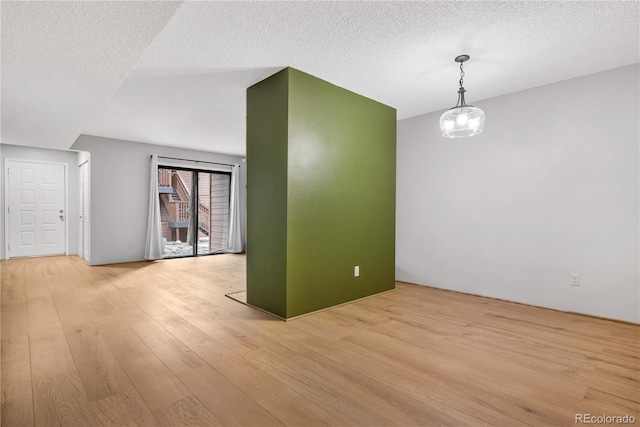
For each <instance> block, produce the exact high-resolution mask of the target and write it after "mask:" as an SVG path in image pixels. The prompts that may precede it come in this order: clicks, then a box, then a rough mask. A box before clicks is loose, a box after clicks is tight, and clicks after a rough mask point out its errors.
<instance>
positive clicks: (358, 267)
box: [353, 265, 360, 277]
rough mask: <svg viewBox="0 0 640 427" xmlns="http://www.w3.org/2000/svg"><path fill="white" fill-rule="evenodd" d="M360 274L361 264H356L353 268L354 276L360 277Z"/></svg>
mask: <svg viewBox="0 0 640 427" xmlns="http://www.w3.org/2000/svg"><path fill="white" fill-rule="evenodd" d="M359 275H360V266H359V265H356V266H355V267H354V268H353V277H358V276H359Z"/></svg>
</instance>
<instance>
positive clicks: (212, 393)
mask: <svg viewBox="0 0 640 427" xmlns="http://www.w3.org/2000/svg"><path fill="white" fill-rule="evenodd" d="M178 376H179V378H180V379H181V380H182V382H184V384H186V385H187V387H189V390H192V391H193V393H194V395H195V396H196V397H197V398H198V400H200V401H201V402H202V404H203V405H204V406H205V407H206V408H207V409H208V410H209V412H210V413H211V414H213V416H214V417H215V418H216V419H217V420H218V421H219V422H220V424H221V425H224V426H282V425H283V424H282V423H281V422H280V421H278V420H277V419H276V418H275V417H274V416H273V415H271V414H270V413H269V412H267V410H265V409H264V408H263V407H262V406H260V405H259V404H257V403H256V402H255V401H254V400H253V399H251V398H250V397H249V396H247V395H246V394H244V393H243V392H242V391H240V390H239V389H238V388H237V387H236V386H235V385H233V384H232V383H231V382H230V381H229V380H227V379H226V378H225V377H224V376H222V375H221V374H220V373H219V372H217V371H216V370H214V369H213V368H211V367H209V366H203V367H201V368H197V369H193V370H190V371H185V372H182V373H180V374H178Z"/></svg>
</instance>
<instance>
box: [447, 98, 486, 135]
mask: <svg viewBox="0 0 640 427" xmlns="http://www.w3.org/2000/svg"><path fill="white" fill-rule="evenodd" d="M483 127H484V111H482V110H481V109H479V108H478V107H472V106H470V105H465V106H463V107H456V108H452V109H450V110H448V111H445V112H444V114H443V115H442V116H441V117H440V130H441V131H442V136H444V137H447V138H462V137H465V136H474V135H478V134H481V133H482V128H483Z"/></svg>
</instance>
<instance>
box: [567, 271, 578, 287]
mask: <svg viewBox="0 0 640 427" xmlns="http://www.w3.org/2000/svg"><path fill="white" fill-rule="evenodd" d="M569 278H570V281H569V283H570V284H571V286H580V275H579V274H576V273H572V274H570V275H569Z"/></svg>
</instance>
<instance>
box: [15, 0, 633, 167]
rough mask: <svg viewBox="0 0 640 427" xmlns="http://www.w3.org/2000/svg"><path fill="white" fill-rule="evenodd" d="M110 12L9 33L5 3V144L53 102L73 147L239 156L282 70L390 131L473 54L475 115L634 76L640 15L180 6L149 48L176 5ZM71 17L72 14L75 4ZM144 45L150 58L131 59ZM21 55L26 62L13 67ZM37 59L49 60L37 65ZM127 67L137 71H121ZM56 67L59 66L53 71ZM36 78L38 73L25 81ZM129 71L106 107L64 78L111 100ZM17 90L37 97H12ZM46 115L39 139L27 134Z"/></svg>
mask: <svg viewBox="0 0 640 427" xmlns="http://www.w3.org/2000/svg"><path fill="white" fill-rule="evenodd" d="M121 4H122V3H120V2H113V3H108V4H103V3H100V7H102V8H104V9H106V11H107V12H108V13H106V14H105V16H106V22H103V21H102V20H101V19H98V18H99V17H97V16H93V15H91V14H90V13H86V14H83V13H76V14H71V15H70V16H68V18H69V20H67V21H65V20H64V19H62V18H65V15H64V14H61V13H55V11H53V12H52V11H51V10H47V8H54V6H50V4H49V3H34V4H32V5H31V6H29V8H30V9H31V10H30V12H29V13H27V12H25V11H23V10H22V9H21V7H19V6H12V7H11V10H10V11H11V13H9V14H8V16H7V17H6V19H5V10H4V9H5V6H4V2H3V6H2V7H3V21H2V25H3V28H2V30H3V34H2V47H3V52H2V60H3V70H2V79H3V82H2V87H3V102H2V106H3V117H2V124H3V131H2V138H3V142H5V130H4V126H6V125H7V121H6V118H5V109H6V110H7V111H8V113H7V114H10V115H11V116H12V118H13V117H17V118H18V119H19V120H18V123H17V124H15V125H14V124H13V123H11V127H13V128H14V129H17V130H20V129H25V132H24V133H25V136H30V137H32V136H40V135H41V134H42V133H44V132H46V131H47V129H46V128H47V126H48V125H49V124H51V125H53V124H55V123H54V122H56V121H57V120H56V118H57V115H58V113H59V110H58V109H52V108H51V107H52V106H54V103H53V102H55V103H57V104H56V106H58V107H66V106H69V105H70V106H71V108H70V112H74V111H75V112H77V113H82V111H84V108H85V107H86V109H88V110H90V111H91V112H92V113H93V114H92V115H91V116H90V117H89V115H87V114H86V113H85V114H78V116H77V117H76V120H75V121H73V122H71V121H70V122H69V125H70V126H68V132H67V134H68V135H70V136H71V135H72V134H74V132H75V134H76V136H77V133H78V129H80V132H82V133H86V134H93V135H100V136H107V137H114V138H121V139H130V140H136V141H141V142H152V143H158V144H165V145H173V146H182V147H188V148H196V149H203V150H210V151H219V152H226V153H235V154H243V153H244V150H245V148H244V145H245V90H246V88H247V87H248V86H250V85H252V84H254V83H256V82H258V81H260V80H262V79H263V78H265V77H267V76H268V75H270V74H273V73H274V72H275V71H277V70H279V69H281V68H283V67H286V66H292V67H294V68H298V69H300V70H302V71H305V72H308V73H311V74H313V75H316V76H317V77H320V78H322V79H325V80H327V81H329V82H331V83H334V84H337V85H339V86H342V87H345V88H347V89H350V90H352V91H355V92H358V93H360V94H362V95H365V96H368V97H370V98H373V99H375V100H377V101H380V102H383V103H385V104H388V105H390V106H392V107H395V108H397V109H398V118H405V117H410V116H414V115H417V114H422V113H426V112H430V111H434V110H439V109H443V108H447V107H450V106H452V105H453V104H454V103H455V101H456V96H457V94H456V90H457V81H458V68H457V64H455V63H454V62H453V58H454V57H455V56H456V55H458V54H460V53H468V54H469V55H471V61H470V62H468V63H467V65H466V67H465V71H466V72H467V75H466V78H465V87H466V88H467V91H468V92H467V100H468V101H469V102H470V103H473V104H476V105H478V106H481V105H482V101H481V100H482V99H486V98H490V97H494V96H497V95H502V94H506V93H510V92H514V91H518V90H522V89H526V88H530V87H535V86H539V85H543V84H547V83H552V82H556V81H560V80H564V79H569V78H573V77H577V76H580V75H585V74H590V73H594V72H598V71H603V70H606V69H611V68H615V67H619V66H623V65H627V64H631V63H636V62H638V61H639V13H640V12H639V3H638V2H637V1H632V2H616V1H605V2H597V1H589V2H587V1H582V2H581V1H577V2H565V1H560V2H552V1H545V2H534V1H529V2H484V1H482V2H475V1H474V2H465V1H462V2H457V1H450V2H449V1H443V2H400V1H396V2H186V3H184V4H182V6H181V7H180V9H179V10H178V12H177V13H176V14H175V16H174V17H173V18H172V19H171V20H170V21H169V22H168V24H167V25H166V27H165V28H164V29H163V30H162V31H161V32H160V34H159V35H158V36H157V37H156V38H155V40H153V42H151V39H153V36H154V35H155V34H156V32H157V31H158V29H157V28H156V27H158V26H161V25H162V24H163V23H164V22H166V20H167V18H168V17H169V16H170V15H171V14H172V13H173V10H174V8H175V7H177V6H178V5H171V4H163V3H155V2H154V3H153V5H148V4H147V3H135V2H125V3H124V4H125V5H126V6H120V5H121ZM38 5H42V6H38ZM47 5H49V6H47ZM156 5H157V6H156ZM68 7H69V8H72V9H73V8H75V10H80V9H82V7H80V6H78V5H77V4H75V3H71V5H70V6H68ZM127 7H128V8H131V9H136V8H138V9H144V8H146V9H145V11H146V12H145V13H146V16H143V15H144V14H143V13H142V12H140V11H135V10H132V11H129V12H125V11H124V10H125V9H126V8H127ZM23 8H25V7H23ZM111 8H112V9H113V10H110V9H111ZM89 9H90V8H89ZM120 12H122V15H123V16H122V17H121V19H122V22H119V26H118V27H117V28H118V29H119V30H120V31H116V32H113V30H114V27H113V25H115V21H114V22H112V21H111V18H113V17H114V16H115V15H117V14H119V13H120ZM30 14H31V15H33V17H30V16H28V15H30ZM163 20H164V21H163ZM15 21H17V22H18V23H17V24H16V23H15ZM110 23H111V24H110ZM27 24H28V25H29V27H32V28H33V30H36V32H38V31H39V32H41V33H43V34H42V38H47V39H50V38H52V39H53V41H47V42H46V43H45V45H44V47H46V48H47V49H46V50H45V51H44V53H43V50H42V49H40V47H39V46H37V45H36V44H35V43H34V41H38V39H37V38H35V37H34V36H32V35H30V34H28V33H26V31H27V30H26V29H25V30H21V31H19V33H20V34H17V35H16V34H13V35H10V37H5V26H6V25H11V26H12V27H11V28H14V27H16V26H17V27H18V28H23V27H24V26H25V25H27ZM78 26H79V27H80V29H81V30H84V29H89V28H94V29H95V28H98V29H99V31H97V33H98V35H92V34H95V33H96V31H94V32H89V34H88V35H86V36H85V37H80V38H79V39H78V40H74V41H73V42H74V43H73V46H65V45H64V41H65V40H67V41H68V34H67V33H68V32H69V31H75V30H76V27H78ZM140 26H142V27H144V28H143V29H142V30H140V28H138V27H140ZM59 27H61V28H59ZM103 27H106V28H105V29H104V30H103ZM12 31H13V32H16V31H15V30H12ZM44 33H50V34H52V36H50V35H49V34H44ZM90 35H92V36H91V37H90ZM20 37H23V38H25V39H26V40H28V41H29V42H28V43H26V44H25V43H23V42H21V41H20V40H21V39H20ZM95 38H98V39H99V40H94V39H95ZM5 39H8V40H5ZM56 40H57V41H56ZM60 40H62V42H61V41H60ZM144 42H146V43H147V45H148V48H147V49H146V50H144V53H143V49H144V47H145V46H143V44H144ZM150 42H151V43H150ZM61 43H62V45H63V46H60V44H61ZM76 43H77V44H78V45H79V46H76ZM129 43H131V44H132V45H133V46H130V45H129ZM149 43H150V44H149ZM5 44H6V45H7V46H8V47H9V49H10V51H11V52H12V55H11V56H10V57H7V55H5ZM52 44H53V46H51V45H52ZM23 49H24V50H26V53H27V55H28V58H27V59H22V58H20V56H21V55H22V54H21V53H20V52H21V51H22V50H23ZM96 49H98V51H99V55H96V52H95V50H96ZM122 51H124V53H123V52H122ZM86 52H91V53H93V54H94V55H95V56H98V57H93V56H90V55H86ZM39 54H40V55H43V54H46V58H47V60H46V61H45V60H38V58H37V56H38V55H39ZM129 54H130V55H129ZM136 54H137V58H135V59H138V61H137V63H136V62H135V60H132V57H133V56H135V55H136ZM57 55H61V57H57ZM78 55H80V56H81V58H78V57H77V56H78ZM7 59H8V61H9V63H10V65H9V67H10V68H9V73H8V74H5V68H4V67H5V61H6V60H7ZM62 59H64V61H63V60H62ZM58 62H60V63H64V64H68V63H70V64H71V65H70V66H67V67H58V68H56V67H51V66H50V65H55V64H57V63H58ZM34 63H35V64H36V65H37V67H36V69H37V71H30V70H31V68H32V67H33V64H34ZM125 63H126V64H128V66H129V67H131V66H133V70H132V71H131V72H130V74H129V75H128V76H127V78H126V79H124V81H123V82H122V84H121V85H120V86H119V87H118V89H117V90H116V91H115V93H113V96H111V98H110V99H109V101H108V102H106V103H105V101H106V99H107V98H106V97H103V98H101V99H98V98H99V96H97V95H96V96H93V95H92V96H84V95H85V90H84V87H83V88H82V90H74V88H75V86H76V79H78V78H79V79H81V80H82V79H83V78H84V77H86V75H87V71H92V70H94V69H95V68H98V69H99V73H98V76H99V77H100V78H104V79H105V80H106V81H107V83H105V84H104V87H98V84H97V83H96V82H94V81H91V82H90V83H91V84H89V85H88V86H89V89H92V90H95V91H96V92H99V94H100V95H101V96H102V95H104V94H105V93H106V92H109V91H107V90H106V89H107V88H106V86H109V88H111V91H110V92H113V89H115V88H116V87H117V83H119V82H120V81H122V78H123V77H124V75H125V74H126V70H125V65H126V64H125ZM134 63H135V66H134V65H133V64H134ZM24 70H27V72H26V73H25V75H21V74H20V72H21V71H24ZM45 70H46V71H47V72H49V71H51V72H50V73H46V74H45V73H43V71H45ZM5 80H7V81H6V85H5ZM28 84H36V85H37V87H38V90H35V89H28V88H23V87H22V86H25V85H28ZM5 86H6V88H7V89H8V90H14V89H15V88H18V89H20V88H22V90H21V91H20V90H18V91H14V93H17V94H18V95H21V94H26V95H28V96H26V97H25V98H23V97H20V96H18V97H12V98H11V100H10V102H6V103H5V99H4V96H5V93H4V92H5ZM98 89H101V90H98ZM40 90H42V91H43V92H44V93H43V94H42V95H39V94H38V93H39V91H40ZM110 94H111V93H109V94H108V95H110ZM108 95H107V96H108ZM39 97H42V98H43V100H44V101H45V102H39V101H40V99H39ZM23 99H27V100H28V101H29V102H28V103H26V104H24V103H23ZM94 102H95V105H94V104H93V103H94ZM43 114H44V115H46V117H47V118H46V119H45V122H44V124H45V125H46V126H44V125H43V127H42V132H40V134H38V133H36V132H31V133H29V132H27V131H26V129H28V128H29V127H30V126H33V125H34V124H38V123H39V121H38V120H37V119H38V117H40V116H42V115H43ZM489 124H490V118H489V117H488V118H487V125H489ZM58 127H60V126H58ZM60 130H62V129H60ZM13 134H15V132H13ZM13 134H11V136H12V137H13V136H14V135H13ZM65 135H66V134H65ZM74 139H75V137H71V138H70V139H69V140H68V141H66V142H65V143H66V147H64V148H67V147H69V146H70V145H71V143H73V140H74ZM32 140H33V138H31V139H28V140H27V141H32ZM6 142H10V141H6ZM47 143H48V142H47V141H41V142H40V145H43V144H47Z"/></svg>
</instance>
